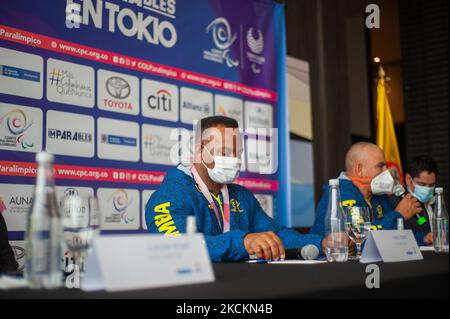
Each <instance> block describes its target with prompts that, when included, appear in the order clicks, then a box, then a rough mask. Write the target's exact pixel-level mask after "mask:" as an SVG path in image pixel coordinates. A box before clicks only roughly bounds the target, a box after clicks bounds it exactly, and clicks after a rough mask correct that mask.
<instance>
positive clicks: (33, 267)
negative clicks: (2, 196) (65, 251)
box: [24, 152, 62, 289]
mask: <svg viewBox="0 0 450 319" xmlns="http://www.w3.org/2000/svg"><path fill="white" fill-rule="evenodd" d="M36 161H37V165H38V168H37V178H36V186H35V189H34V196H33V204H32V206H31V210H30V212H29V214H28V223H27V232H26V247H27V248H26V254H27V257H26V266H25V269H24V276H25V279H26V280H27V282H28V285H29V286H30V288H33V289H42V288H45V289H52V288H57V287H60V286H61V285H62V267H61V238H62V226H61V218H60V214H59V211H58V205H57V202H56V194H55V188H54V181H53V155H51V154H48V153H45V152H41V153H38V154H37V155H36Z"/></svg>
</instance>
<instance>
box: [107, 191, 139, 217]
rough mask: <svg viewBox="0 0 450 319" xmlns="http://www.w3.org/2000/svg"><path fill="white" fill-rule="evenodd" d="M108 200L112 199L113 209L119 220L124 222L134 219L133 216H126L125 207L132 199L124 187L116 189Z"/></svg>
mask: <svg viewBox="0 0 450 319" xmlns="http://www.w3.org/2000/svg"><path fill="white" fill-rule="evenodd" d="M109 200H110V201H112V205H113V207H114V210H115V211H116V213H118V214H119V215H120V220H121V221H123V222H124V223H125V224H128V223H131V222H133V221H134V218H131V217H128V216H127V208H128V207H129V206H130V205H131V203H132V200H131V199H130V198H129V197H128V193H127V192H126V191H125V190H124V189H118V190H116V191H115V192H114V193H112V194H111V196H110V198H109Z"/></svg>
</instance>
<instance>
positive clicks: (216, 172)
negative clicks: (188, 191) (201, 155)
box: [202, 149, 241, 184]
mask: <svg viewBox="0 0 450 319" xmlns="http://www.w3.org/2000/svg"><path fill="white" fill-rule="evenodd" d="M206 151H207V152H208V153H209V155H211V153H210V152H209V151H208V149H206ZM211 156H212V155H211ZM212 157H214V168H212V169H211V168H208V167H207V166H206V164H205V163H204V162H203V161H202V163H203V165H205V167H206V169H207V170H208V175H209V177H210V178H211V179H212V180H213V181H214V182H216V183H217V184H231V183H233V182H234V181H235V180H236V178H237V177H238V176H239V172H240V169H241V159H240V158H238V157H229V156H217V155H216V156H212Z"/></svg>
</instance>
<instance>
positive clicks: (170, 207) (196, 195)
mask: <svg viewBox="0 0 450 319" xmlns="http://www.w3.org/2000/svg"><path fill="white" fill-rule="evenodd" d="M228 191H229V194H230V220H231V222H230V231H229V232H227V233H222V223H223V220H221V221H220V222H219V221H218V220H217V218H216V215H215V213H214V210H213V209H212V208H210V207H209V203H208V201H207V200H206V198H205V197H204V196H203V194H202V193H201V192H200V190H199V189H198V188H197V185H196V183H195V181H194V178H193V177H192V176H191V174H190V172H189V170H188V169H187V168H184V167H182V166H179V167H178V168H177V169H175V170H173V171H170V172H169V173H168V174H167V176H166V178H165V179H164V181H163V183H162V184H161V186H160V187H159V189H158V190H157V191H156V192H155V193H153V194H152V196H151V197H150V199H149V201H148V203H147V205H146V207H145V222H146V224H147V227H148V229H149V231H150V233H157V234H166V235H170V234H180V233H184V232H185V231H186V218H187V216H195V218H196V222H197V229H198V230H199V232H202V233H203V234H204V235H205V241H206V245H207V247H208V252H209V255H210V257H211V260H212V261H213V262H221V261H238V260H243V259H246V258H248V253H247V251H246V250H245V248H244V237H245V236H246V235H247V234H248V233H258V232H266V231H273V232H274V233H276V234H277V235H278V236H279V237H280V238H281V240H282V241H283V244H284V246H285V248H301V247H303V246H305V245H308V244H313V245H316V246H317V247H318V248H319V249H320V247H321V236H318V235H311V234H306V235H301V234H299V233H297V232H296V231H294V230H292V229H288V228H285V227H281V226H279V225H278V224H277V223H276V222H275V221H274V220H273V219H272V218H270V217H269V216H268V215H267V214H266V213H265V212H264V211H263V210H262V208H261V206H260V204H259V202H258V200H257V199H256V198H255V196H254V195H253V194H252V193H251V192H250V191H249V190H248V189H246V188H245V187H242V186H239V185H236V184H230V185H228ZM213 195H214V194H213ZM213 199H214V201H215V204H216V206H217V207H220V209H222V201H223V198H222V195H221V194H219V196H213Z"/></svg>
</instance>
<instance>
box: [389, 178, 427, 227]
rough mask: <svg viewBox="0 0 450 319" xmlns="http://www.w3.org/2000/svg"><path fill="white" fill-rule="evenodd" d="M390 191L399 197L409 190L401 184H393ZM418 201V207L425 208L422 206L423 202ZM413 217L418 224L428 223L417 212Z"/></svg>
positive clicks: (402, 196) (403, 196)
mask: <svg viewBox="0 0 450 319" xmlns="http://www.w3.org/2000/svg"><path fill="white" fill-rule="evenodd" d="M392 192H393V193H394V195H395V196H397V197H399V198H400V199H403V198H405V196H406V195H408V194H409V192H408V191H407V190H406V189H405V188H404V187H403V186H402V185H401V184H395V186H394V188H393V189H392ZM419 203H420V207H422V209H423V210H425V207H424V206H423V204H422V203H421V202H420V201H419ZM414 217H415V218H416V220H417V224H419V226H423V225H425V224H426V223H428V219H427V218H426V217H425V216H423V215H421V214H420V213H419V214H416V215H414Z"/></svg>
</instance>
